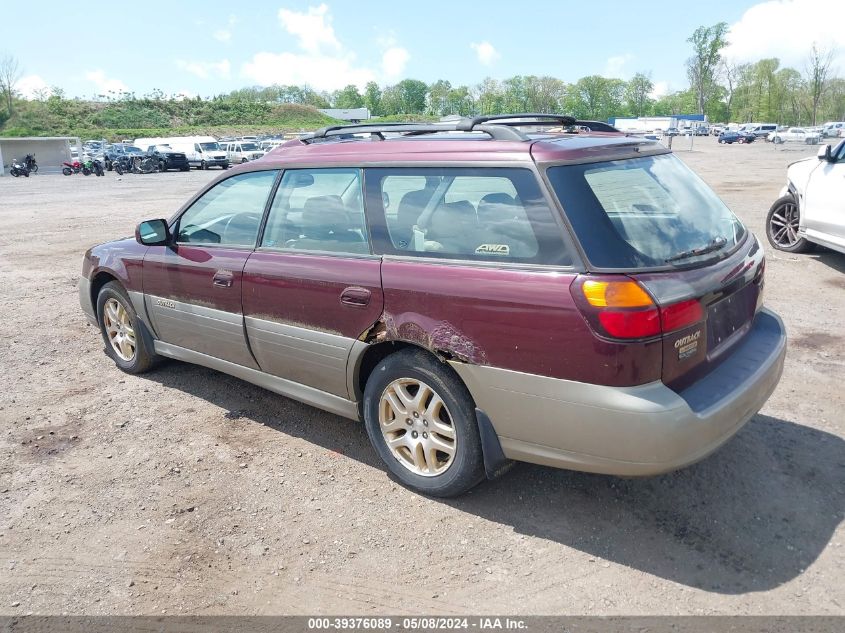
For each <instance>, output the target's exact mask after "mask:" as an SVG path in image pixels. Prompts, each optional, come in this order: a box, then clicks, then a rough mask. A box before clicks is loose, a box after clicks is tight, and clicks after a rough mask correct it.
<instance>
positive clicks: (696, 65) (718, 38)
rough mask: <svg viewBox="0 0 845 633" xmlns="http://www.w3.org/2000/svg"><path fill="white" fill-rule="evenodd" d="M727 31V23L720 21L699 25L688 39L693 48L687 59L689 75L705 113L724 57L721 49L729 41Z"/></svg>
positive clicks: (699, 106)
mask: <svg viewBox="0 0 845 633" xmlns="http://www.w3.org/2000/svg"><path fill="white" fill-rule="evenodd" d="M727 32H728V25H727V23H726V22H719V23H718V24H714V25H713V26H699V27H698V28H697V29H696V30H695V32H694V33H693V34H692V35H691V36H690V37H689V38H688V39H687V42H689V43H690V44H692V50H693V55H692V57H690V58H689V59H688V60H687V77H688V78H689V81H690V88H691V89H692V91H693V92H694V93H695V96H696V105H697V107H698V112H699V113H700V114H704V106H705V104H706V103H707V100H708V99H709V97H710V94H711V92H712V90H713V86H714V85H715V83H716V71H717V69H718V68H719V62H720V61H721V59H722V56H721V54H720V51H721V50H722V49H723V48H724V47H725V46H726V45H727V43H728V42H727V40H726V39H725V35H726V34H727Z"/></svg>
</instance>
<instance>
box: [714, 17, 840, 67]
mask: <svg viewBox="0 0 845 633" xmlns="http://www.w3.org/2000/svg"><path fill="white" fill-rule="evenodd" d="M843 24H845V2H842V0H772V1H771V2H762V3H760V4H756V5H754V6H753V7H751V8H750V9H748V10H747V11H746V12H745V13H744V14H743V15H742V17H741V18H740V19H739V21H738V22H736V23H734V24H732V25H731V27H730V31H729V33H728V36H727V40H728V42H729V45H728V46H727V47H726V48H725V49H724V51H723V52H722V54H723V55H724V56H725V57H727V58H729V59H732V60H734V61H736V62H755V61H758V60H760V59H763V58H767V57H777V58H778V59H780V62H781V65H782V66H792V67H793V68H795V69H796V70H802V69H803V68H804V65H805V62H806V60H807V56H808V54H809V53H810V49H811V48H812V46H813V43H814V42H816V43H817V44H818V45H819V46H820V47H824V48H827V47H830V46H834V47H836V48H838V49H840V50H841V49H843V48H845V28H843Z"/></svg>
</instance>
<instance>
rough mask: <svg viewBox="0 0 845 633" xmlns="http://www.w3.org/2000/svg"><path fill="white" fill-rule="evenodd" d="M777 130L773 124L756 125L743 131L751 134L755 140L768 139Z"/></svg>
mask: <svg viewBox="0 0 845 633" xmlns="http://www.w3.org/2000/svg"><path fill="white" fill-rule="evenodd" d="M777 129H778V126H777V125H775V124H774V123H758V124H757V125H752V126H750V127H746V128H745V131H746V132H747V133H749V134H753V135H754V136H755V137H756V138H763V139H765V138H768V136H769V135H770V134H773V133H774V132H776V131H777Z"/></svg>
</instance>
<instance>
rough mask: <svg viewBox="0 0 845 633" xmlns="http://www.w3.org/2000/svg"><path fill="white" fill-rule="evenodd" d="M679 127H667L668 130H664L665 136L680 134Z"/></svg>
mask: <svg viewBox="0 0 845 633" xmlns="http://www.w3.org/2000/svg"><path fill="white" fill-rule="evenodd" d="M678 134H679V132H678V128H676V127H667V128H666V131H665V132H663V136H678Z"/></svg>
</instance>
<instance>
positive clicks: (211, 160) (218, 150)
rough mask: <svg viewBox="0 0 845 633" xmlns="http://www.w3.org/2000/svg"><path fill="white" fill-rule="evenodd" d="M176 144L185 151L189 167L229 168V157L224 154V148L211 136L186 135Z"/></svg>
mask: <svg viewBox="0 0 845 633" xmlns="http://www.w3.org/2000/svg"><path fill="white" fill-rule="evenodd" d="M174 140H175V139H174ZM177 145H178V146H179V147H180V148H182V151H184V152H185V156H187V157H188V163H189V164H190V165H191V167H197V168H199V169H209V168H211V167H220V168H221V169H229V158H228V156H226V150H225V149H224V148H223V147H222V146H221V145H220V143H218V142H217V139H215V138H214V137H213V136H187V137H184V139H183V140H182V141H180V142H179V143H177Z"/></svg>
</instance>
